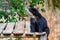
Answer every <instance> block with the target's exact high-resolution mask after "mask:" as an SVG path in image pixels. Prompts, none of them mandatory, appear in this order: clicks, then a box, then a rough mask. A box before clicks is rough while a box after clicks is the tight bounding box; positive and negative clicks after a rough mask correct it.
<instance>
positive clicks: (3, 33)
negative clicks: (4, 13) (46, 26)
mask: <svg viewBox="0 0 60 40" xmlns="http://www.w3.org/2000/svg"><path fill="white" fill-rule="evenodd" d="M30 30H31V29H30V22H29V21H26V22H24V21H21V22H17V23H0V38H8V37H10V36H11V37H13V38H16V37H21V38H34V37H38V38H40V40H42V39H43V40H47V35H46V32H42V33H37V32H35V33H32V32H30Z"/></svg>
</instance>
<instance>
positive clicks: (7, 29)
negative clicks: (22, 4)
mask: <svg viewBox="0 0 60 40" xmlns="http://www.w3.org/2000/svg"><path fill="white" fill-rule="evenodd" d="M14 25H15V23H8V24H7V27H6V29H5V30H4V31H3V34H10V33H12V31H13V28H14Z"/></svg>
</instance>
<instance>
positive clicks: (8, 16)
mask: <svg viewBox="0 0 60 40" xmlns="http://www.w3.org/2000/svg"><path fill="white" fill-rule="evenodd" d="M15 16H16V14H15V13H10V14H8V13H7V12H5V11H0V19H2V17H4V19H5V20H6V21H5V22H17V19H16V18H15ZM0 23H2V21H1V22H0Z"/></svg>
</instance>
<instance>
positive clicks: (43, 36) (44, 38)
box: [39, 34, 47, 40]
mask: <svg viewBox="0 0 60 40" xmlns="http://www.w3.org/2000/svg"><path fill="white" fill-rule="evenodd" d="M39 40H47V34H45V35H42V36H39Z"/></svg>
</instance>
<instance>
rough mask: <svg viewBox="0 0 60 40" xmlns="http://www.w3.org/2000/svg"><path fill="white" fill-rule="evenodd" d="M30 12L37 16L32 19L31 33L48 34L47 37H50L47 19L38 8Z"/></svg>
mask: <svg viewBox="0 0 60 40" xmlns="http://www.w3.org/2000/svg"><path fill="white" fill-rule="evenodd" d="M29 11H30V12H31V13H32V14H33V16H35V18H33V17H31V19H30V22H31V26H30V27H31V32H39V33H40V32H46V33H47V36H48V35H49V28H48V26H47V21H46V19H45V18H44V17H43V16H42V15H41V14H40V13H39V12H38V10H37V9H36V8H32V7H30V8H29Z"/></svg>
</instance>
